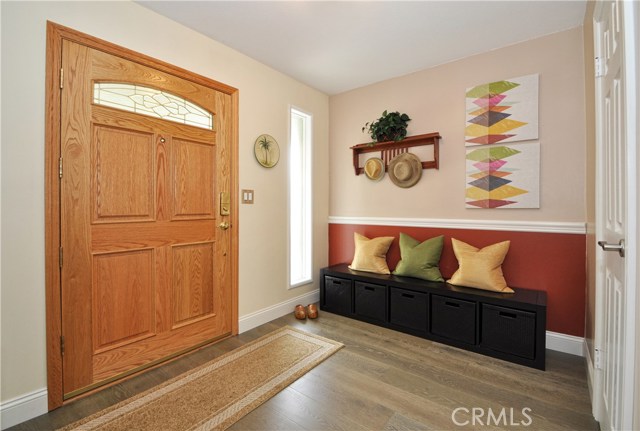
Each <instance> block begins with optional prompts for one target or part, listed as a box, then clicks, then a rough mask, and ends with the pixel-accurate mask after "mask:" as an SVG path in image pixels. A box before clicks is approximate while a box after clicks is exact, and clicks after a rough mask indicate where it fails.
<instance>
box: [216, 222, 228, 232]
mask: <svg viewBox="0 0 640 431" xmlns="http://www.w3.org/2000/svg"><path fill="white" fill-rule="evenodd" d="M218 227H219V228H220V229H222V230H227V229H229V228H230V227H231V225H230V224H229V222H228V221H223V222H222V223H220V224H219V225H218Z"/></svg>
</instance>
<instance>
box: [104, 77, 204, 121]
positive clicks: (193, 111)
mask: <svg viewBox="0 0 640 431" xmlns="http://www.w3.org/2000/svg"><path fill="white" fill-rule="evenodd" d="M93 103H95V104H97V105H103V106H109V107H111V108H117V109H122V110H123V111H129V112H135V113H137V114H143V115H149V116H151V117H156V118H162V119H163V120H169V121H175V122H176V123H182V124H188V125H190V126H196V127H201V128H203V129H209V130H213V114H212V113H210V112H208V111H207V110H205V109H203V108H202V107H200V106H198V105H196V104H195V103H193V102H189V101H188V100H186V99H184V98H182V97H180V96H176V95H175V94H171V93H167V92H166V91H161V90H156V89H155V88H150V87H144V86H141V85H135V84H128V83H125V82H96V83H95V84H93Z"/></svg>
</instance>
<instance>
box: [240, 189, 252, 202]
mask: <svg viewBox="0 0 640 431" xmlns="http://www.w3.org/2000/svg"><path fill="white" fill-rule="evenodd" d="M242 203H243V204H253V190H249V189H243V190H242Z"/></svg>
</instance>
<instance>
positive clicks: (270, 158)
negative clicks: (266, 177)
mask: <svg viewBox="0 0 640 431" xmlns="http://www.w3.org/2000/svg"><path fill="white" fill-rule="evenodd" d="M253 153H254V154H255V156H256V160H257V161H258V163H260V164H261V165H262V166H264V167H265V168H273V167H274V166H275V165H277V164H278V160H280V147H279V146H278V141H276V140H275V139H274V138H273V136H271V135H267V134H263V135H260V136H258V139H256V143H255V145H254V146H253Z"/></svg>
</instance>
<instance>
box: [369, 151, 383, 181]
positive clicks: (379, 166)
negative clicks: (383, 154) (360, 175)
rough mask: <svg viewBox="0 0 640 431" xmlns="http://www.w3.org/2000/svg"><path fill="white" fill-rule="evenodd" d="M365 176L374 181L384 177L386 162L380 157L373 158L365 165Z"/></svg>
mask: <svg viewBox="0 0 640 431" xmlns="http://www.w3.org/2000/svg"><path fill="white" fill-rule="evenodd" d="M364 174H365V175H366V176H367V178H369V179H370V180H373V181H380V180H381V179H382V177H384V162H383V161H382V159H381V158H379V157H372V158H370V159H369V160H367V161H366V162H365V163H364Z"/></svg>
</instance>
